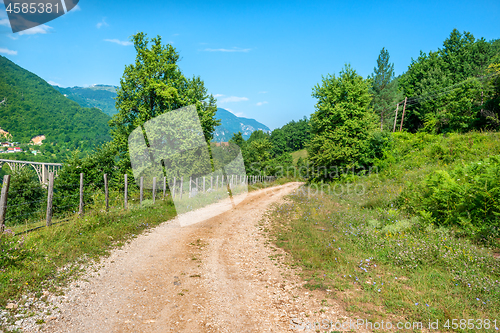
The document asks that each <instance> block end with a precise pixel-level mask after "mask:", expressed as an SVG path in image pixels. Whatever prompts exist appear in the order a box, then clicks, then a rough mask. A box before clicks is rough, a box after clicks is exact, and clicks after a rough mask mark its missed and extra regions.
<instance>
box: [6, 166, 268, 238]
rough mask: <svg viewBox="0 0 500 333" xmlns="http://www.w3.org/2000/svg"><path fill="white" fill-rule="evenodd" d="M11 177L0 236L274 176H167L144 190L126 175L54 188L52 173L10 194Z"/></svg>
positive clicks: (8, 182) (59, 184)
mask: <svg viewBox="0 0 500 333" xmlns="http://www.w3.org/2000/svg"><path fill="white" fill-rule="evenodd" d="M14 177H15V176H14ZM11 178H12V176H11V175H5V176H4V178H3V184H2V190H1V194H0V231H1V232H3V231H4V230H6V229H9V230H10V231H11V232H12V233H14V234H23V233H27V232H31V231H34V230H37V229H40V228H43V227H48V226H51V225H53V224H58V223H63V222H66V221H68V220H69V219H71V218H75V217H79V218H82V217H83V216H84V215H85V214H90V213H92V212H97V211H99V212H104V213H107V212H110V211H116V210H127V209H131V208H133V207H137V206H141V205H143V203H144V202H145V201H149V202H152V203H155V201H156V200H165V199H168V198H169V197H171V198H172V199H173V198H176V197H177V198H183V197H193V196H196V195H198V194H199V193H209V192H214V191H217V190H219V189H220V190H222V189H223V188H229V189H231V188H233V187H236V186H238V185H242V184H244V185H247V186H248V185H253V184H257V183H262V182H271V181H274V180H275V179H276V177H274V176H249V175H221V176H211V177H198V178H193V177H189V178H187V177H186V179H185V178H184V177H180V178H179V179H176V178H175V177H174V178H173V179H172V180H171V181H170V182H168V181H167V179H166V177H163V179H156V177H155V178H153V181H152V184H148V185H147V186H145V184H144V179H143V177H141V178H140V179H139V184H138V185H137V184H135V183H129V181H128V175H127V174H125V175H123V177H122V181H118V180H116V178H114V179H112V180H110V179H108V175H107V174H103V182H99V183H85V175H84V174H83V173H81V174H80V183H77V184H61V183H57V184H56V185H54V173H49V177H48V183H47V184H41V185H39V186H31V187H24V188H18V189H16V190H9V187H10V184H11Z"/></svg>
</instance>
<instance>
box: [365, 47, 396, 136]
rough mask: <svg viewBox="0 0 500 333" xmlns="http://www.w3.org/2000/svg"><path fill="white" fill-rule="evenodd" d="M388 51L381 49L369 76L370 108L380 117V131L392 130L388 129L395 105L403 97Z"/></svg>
mask: <svg viewBox="0 0 500 333" xmlns="http://www.w3.org/2000/svg"><path fill="white" fill-rule="evenodd" d="M389 58H390V57H389V51H387V50H386V49H385V48H382V50H381V51H380V54H379V56H378V58H377V67H375V68H374V69H373V74H372V75H371V77H370V78H371V79H372V87H371V92H372V94H373V100H372V106H373V109H374V111H375V113H376V114H378V115H379V117H380V129H381V130H383V129H384V127H386V129H392V128H391V127H390V123H391V118H392V117H388V115H389V114H392V111H393V110H394V107H395V104H396V103H397V102H399V101H400V100H401V99H402V98H403V96H402V93H401V92H400V91H399V85H398V80H397V79H396V78H395V77H394V64H392V63H390V62H389Z"/></svg>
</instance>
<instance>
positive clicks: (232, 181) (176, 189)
mask: <svg viewBox="0 0 500 333" xmlns="http://www.w3.org/2000/svg"><path fill="white" fill-rule="evenodd" d="M103 178H104V205H105V211H106V212H109V181H108V175H107V174H104V175H103ZM275 179H276V177H274V176H248V175H226V176H215V177H213V176H211V177H210V178H208V177H199V178H193V177H189V179H186V180H185V179H184V177H180V179H176V178H175V177H174V178H173V180H172V182H171V183H170V184H168V185H169V191H168V192H169V193H167V179H166V177H163V179H162V180H160V182H158V179H157V178H156V177H154V178H153V184H152V200H153V203H154V202H155V200H156V198H157V191H158V190H159V189H161V191H162V199H165V197H166V196H168V195H169V194H170V195H171V196H172V199H174V198H176V197H178V198H179V199H182V197H183V195H184V196H185V195H188V197H193V196H196V195H198V193H200V192H201V193H205V192H210V191H217V190H219V188H220V189H222V188H224V186H226V187H227V188H229V189H233V188H234V187H235V186H238V185H247V186H248V185H252V184H256V183H261V182H270V181H273V180H275ZM10 181H11V176H10V175H5V176H4V178H3V186H2V191H1V194H0V232H3V231H4V229H5V217H6V215H7V211H8V206H7V201H8V195H9V186H10ZM123 181H124V183H123V185H124V186H123V189H124V191H123V208H124V209H128V199H129V193H128V190H129V184H128V177H127V174H125V175H124V179H123ZM158 185H160V186H161V188H160V187H158ZM53 197H54V173H53V172H51V173H49V177H48V184H47V209H46V218H45V226H50V225H51V224H52V218H53ZM79 199H80V200H79V207H78V215H79V217H80V218H82V217H83V216H84V206H85V203H84V174H83V173H80V184H79ZM139 200H140V201H139V202H140V204H141V205H142V203H143V200H144V178H143V177H141V178H140V180H139Z"/></svg>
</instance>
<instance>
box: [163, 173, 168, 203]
mask: <svg viewBox="0 0 500 333" xmlns="http://www.w3.org/2000/svg"><path fill="white" fill-rule="evenodd" d="M166 192H167V177H165V176H163V200H165V194H166Z"/></svg>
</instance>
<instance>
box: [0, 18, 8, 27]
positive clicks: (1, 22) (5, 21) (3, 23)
mask: <svg viewBox="0 0 500 333" xmlns="http://www.w3.org/2000/svg"><path fill="white" fill-rule="evenodd" d="M0 25H3V26H6V27H9V28H10V22H9V19H6V18H4V19H1V20H0Z"/></svg>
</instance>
